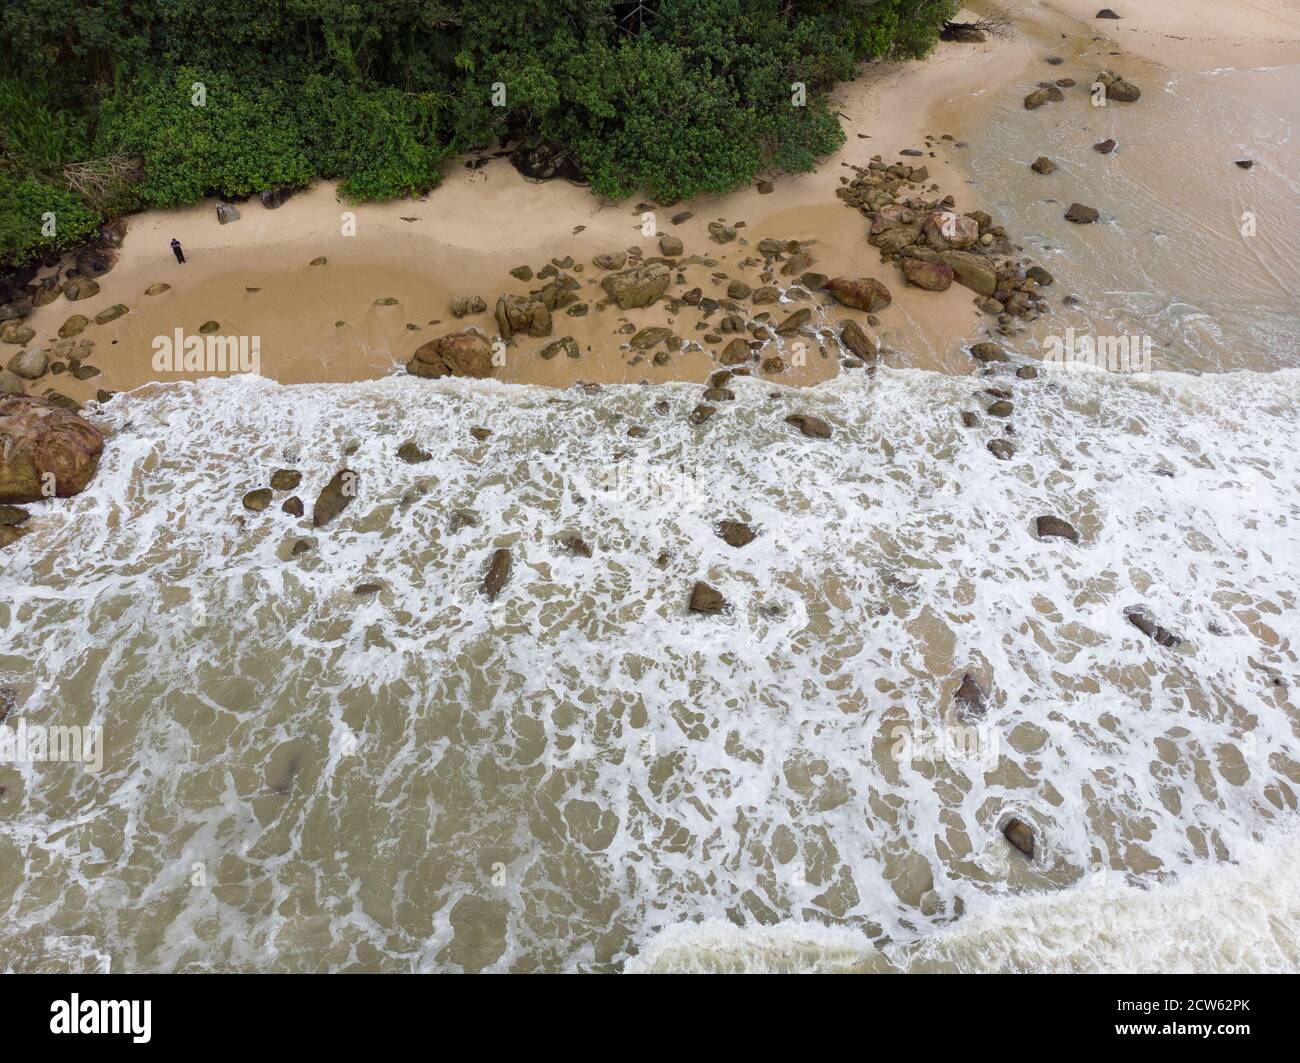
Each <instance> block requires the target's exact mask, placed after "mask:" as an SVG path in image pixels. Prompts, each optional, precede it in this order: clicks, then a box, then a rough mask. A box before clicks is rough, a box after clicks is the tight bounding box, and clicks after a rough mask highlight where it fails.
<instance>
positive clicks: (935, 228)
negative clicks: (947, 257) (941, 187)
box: [921, 210, 980, 251]
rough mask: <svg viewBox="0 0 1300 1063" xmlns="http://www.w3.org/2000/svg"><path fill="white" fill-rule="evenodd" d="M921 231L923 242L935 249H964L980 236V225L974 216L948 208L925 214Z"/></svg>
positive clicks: (972, 244)
mask: <svg viewBox="0 0 1300 1063" xmlns="http://www.w3.org/2000/svg"><path fill="white" fill-rule="evenodd" d="M921 232H922V234H923V235H924V237H925V242H926V243H927V244H929V245H930V246H931V247H932V248H934V250H936V251H948V250H952V249H956V250H959V251H964V250H966V249H967V248H969V247H973V246H974V245H975V242H976V241H977V240H978V239H979V238H980V227H979V224H978V223H977V222H976V221H975V219H974V218H970V217H967V216H966V215H964V214H955V213H953V212H952V211H950V210H935V211H931V212H930V213H929V214H927V215H926V218H925V222H924V224H923V225H922V227H921Z"/></svg>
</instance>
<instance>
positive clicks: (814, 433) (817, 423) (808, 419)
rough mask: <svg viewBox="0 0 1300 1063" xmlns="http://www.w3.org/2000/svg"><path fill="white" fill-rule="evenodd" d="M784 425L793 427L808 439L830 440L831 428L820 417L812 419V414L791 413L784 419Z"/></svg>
mask: <svg viewBox="0 0 1300 1063" xmlns="http://www.w3.org/2000/svg"><path fill="white" fill-rule="evenodd" d="M785 423H786V424H792V425H794V426H795V427H796V428H798V429H799V431H800V432H802V433H803V434H804V435H806V436H807V437H808V438H809V439H830V437H831V426H830V425H829V424H827V423H826V422H825V421H823V420H822V419H821V418H820V417H814V416H812V414H808V413H792V414H790V416H789V417H787V418H786V419H785Z"/></svg>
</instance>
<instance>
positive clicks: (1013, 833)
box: [1002, 818, 1034, 859]
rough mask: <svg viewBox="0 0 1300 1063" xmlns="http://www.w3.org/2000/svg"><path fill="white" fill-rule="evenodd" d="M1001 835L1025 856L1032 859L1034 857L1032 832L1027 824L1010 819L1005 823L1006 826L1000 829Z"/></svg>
mask: <svg viewBox="0 0 1300 1063" xmlns="http://www.w3.org/2000/svg"><path fill="white" fill-rule="evenodd" d="M1002 833H1003V835H1004V836H1005V837H1006V839H1007V841H1009V842H1010V843H1011V844H1012V845H1014V846H1015V847H1016V848H1017V849H1019V850H1020V851H1021V852H1022V853H1024V854H1025V855H1026V856H1028V857H1030V858H1031V859H1032V858H1033V855H1034V832H1033V831H1032V830H1031V829H1030V828H1029V825H1028V824H1027V823H1024V822H1022V821H1021V820H1018V819H1015V818H1012V819H1010V820H1008V821H1007V825H1006V826H1005V827H1003V828H1002Z"/></svg>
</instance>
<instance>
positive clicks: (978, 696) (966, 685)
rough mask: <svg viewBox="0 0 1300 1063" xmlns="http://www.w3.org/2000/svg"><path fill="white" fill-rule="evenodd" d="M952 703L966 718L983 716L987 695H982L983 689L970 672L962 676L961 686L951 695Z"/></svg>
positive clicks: (986, 706)
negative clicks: (954, 703)
mask: <svg viewBox="0 0 1300 1063" xmlns="http://www.w3.org/2000/svg"><path fill="white" fill-rule="evenodd" d="M953 701H955V702H956V704H957V708H958V709H960V710H961V711H962V712H963V713H964V714H965V715H967V716H983V715H984V713H985V712H986V711H987V710H988V695H987V694H985V693H984V688H983V687H982V686H980V685H979V681H978V680H977V679H976V678H975V677H974V676H973V675H971V674H970V672H966V673H965V674H963V675H962V677H961V686H959V687H958V688H957V692H956V693H955V694H954V695H953Z"/></svg>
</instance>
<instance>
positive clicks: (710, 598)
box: [689, 580, 727, 616]
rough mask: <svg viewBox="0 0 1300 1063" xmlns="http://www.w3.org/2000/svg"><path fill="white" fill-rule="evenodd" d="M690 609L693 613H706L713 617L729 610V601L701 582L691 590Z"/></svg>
mask: <svg viewBox="0 0 1300 1063" xmlns="http://www.w3.org/2000/svg"><path fill="white" fill-rule="evenodd" d="M689 608H690V611H691V612H692V613H705V614H706V615H709V616H713V615H716V614H718V613H721V612H722V611H723V610H724V609H726V608H727V599H726V598H724V597H723V596H722V595H721V594H720V593H719V592H718V591H717V590H716V589H715V588H713V587H711V586H709V584H707V583H705V582H704V581H703V580H700V581H699V582H697V583H696V584H695V586H694V587H692V588H691V601H690V605H689Z"/></svg>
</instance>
